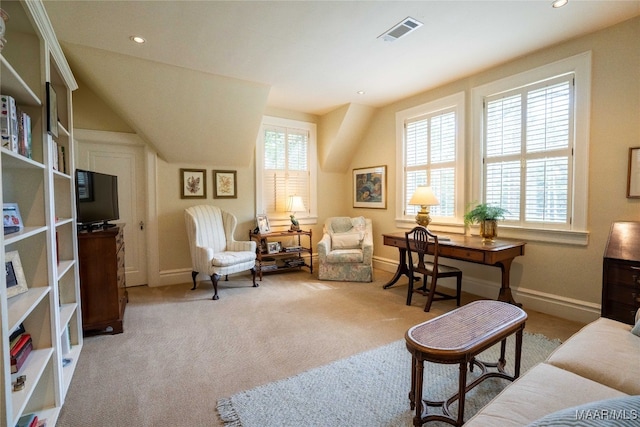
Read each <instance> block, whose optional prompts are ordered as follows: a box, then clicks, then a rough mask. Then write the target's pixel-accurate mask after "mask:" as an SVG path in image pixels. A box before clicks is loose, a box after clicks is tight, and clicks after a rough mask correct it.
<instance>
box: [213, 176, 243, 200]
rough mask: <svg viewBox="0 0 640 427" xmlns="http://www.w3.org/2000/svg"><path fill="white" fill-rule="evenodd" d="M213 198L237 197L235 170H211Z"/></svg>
mask: <svg viewBox="0 0 640 427" xmlns="http://www.w3.org/2000/svg"><path fill="white" fill-rule="evenodd" d="M213 198H214V199H237V198H238V194H237V193H236V171H216V170H214V171H213Z"/></svg>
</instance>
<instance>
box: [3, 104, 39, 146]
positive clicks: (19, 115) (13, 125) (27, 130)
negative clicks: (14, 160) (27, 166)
mask: <svg viewBox="0 0 640 427" xmlns="http://www.w3.org/2000/svg"><path fill="white" fill-rule="evenodd" d="M0 137H1V138H2V147H4V148H6V149H7V150H10V151H13V152H14V153H18V154H20V155H22V156H25V157H28V158H31V138H32V136H31V117H30V116H29V115H28V114H27V113H25V112H23V111H21V110H20V109H19V108H18V107H17V105H16V100H15V99H14V98H13V97H11V96H8V95H0Z"/></svg>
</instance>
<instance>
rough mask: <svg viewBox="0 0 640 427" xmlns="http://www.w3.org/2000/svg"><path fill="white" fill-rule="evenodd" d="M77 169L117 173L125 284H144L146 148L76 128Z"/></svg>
mask: <svg viewBox="0 0 640 427" xmlns="http://www.w3.org/2000/svg"><path fill="white" fill-rule="evenodd" d="M75 136H76V140H77V143H78V144H77V150H76V152H77V153H78V157H77V162H76V168H78V169H88V170H91V171H95V172H101V173H106V174H110V175H116V176H117V177H118V205H119V210H120V219H119V220H118V221H115V222H118V223H125V224H126V225H125V227H124V241H125V267H126V269H125V271H126V284H127V286H138V285H145V284H147V269H146V266H147V248H146V236H145V233H146V231H145V230H146V226H145V219H146V218H147V213H146V206H147V205H146V196H145V194H146V192H145V188H146V182H145V176H146V174H145V150H144V145H143V144H142V143H141V142H139V138H138V137H137V136H135V135H131V134H124V135H123V134H121V133H116V132H92V131H77V132H76V134H75Z"/></svg>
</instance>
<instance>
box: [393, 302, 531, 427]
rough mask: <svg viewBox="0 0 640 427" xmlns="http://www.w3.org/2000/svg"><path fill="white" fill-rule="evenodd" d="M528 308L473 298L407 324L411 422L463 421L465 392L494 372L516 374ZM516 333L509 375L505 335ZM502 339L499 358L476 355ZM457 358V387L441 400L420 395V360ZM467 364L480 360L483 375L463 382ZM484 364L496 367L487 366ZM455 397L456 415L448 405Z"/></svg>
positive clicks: (451, 360)
mask: <svg viewBox="0 0 640 427" xmlns="http://www.w3.org/2000/svg"><path fill="white" fill-rule="evenodd" d="M526 320H527V313H525V312H524V311H523V310H522V309H521V308H519V307H516V306H515V305H513V304H509V303H506V302H502V301H485V300H482V301H474V302H472V303H470V304H467V305H465V306H462V307H460V308H457V309H455V310H453V311H450V312H448V313H445V314H443V315H441V316H438V317H436V318H435V319H431V320H428V321H426V322H424V323H421V324H419V325H416V326H413V327H411V328H410V329H409V330H408V331H407V333H406V334H405V340H406V342H407V349H408V350H409V352H410V353H411V359H412V367H411V390H410V391H409V400H410V402H411V409H412V410H413V409H415V410H416V414H415V416H414V417H413V425H414V426H416V427H419V426H422V425H423V424H424V423H426V422H429V421H444V422H446V423H448V424H451V425H455V426H461V425H462V424H463V423H464V402H465V395H466V393H467V392H468V391H469V390H471V389H472V388H474V387H475V386H477V385H478V384H480V383H481V382H482V381H484V380H485V379H487V378H491V377H498V378H504V379H507V380H510V381H513V380H515V379H516V378H518V377H519V376H520V356H521V354H522V332H523V330H524V326H525V321H526ZM514 333H515V334H516V348H515V372H514V375H509V374H507V373H506V372H505V370H504V367H505V364H506V360H505V349H506V340H507V337H509V336H510V335H512V334H514ZM498 342H500V358H499V359H498V362H497V363H486V362H482V361H480V360H477V359H476V358H475V356H476V355H478V354H479V353H481V352H483V351H484V350H486V349H488V348H489V347H492V346H493V345H494V344H497V343H498ZM425 361H428V362H433V363H446V364H454V363H459V364H460V376H459V385H458V392H457V393H456V394H454V395H453V396H451V397H450V398H448V399H447V400H444V401H437V402H436V401H429V400H423V399H422V386H423V374H424V362H425ZM467 364H468V365H469V370H471V371H473V367H474V365H475V366H478V367H479V368H480V369H481V370H482V371H481V375H480V376H479V377H478V378H476V379H475V380H473V381H472V382H470V383H469V384H467ZM488 368H495V369H496V370H495V371H489V370H488ZM456 400H458V416H457V418H454V417H453V415H452V414H451V411H450V410H449V407H450V405H451V404H452V403H454V402H455V401H456ZM430 406H431V407H436V408H440V409H441V410H442V414H438V413H433V414H429V413H428V412H429V409H428V408H429V407H430Z"/></svg>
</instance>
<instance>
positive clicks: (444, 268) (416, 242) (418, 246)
mask: <svg viewBox="0 0 640 427" xmlns="http://www.w3.org/2000/svg"><path fill="white" fill-rule="evenodd" d="M405 239H406V244H407V264H409V289H408V292H407V305H411V297H412V296H413V293H414V292H417V293H420V294H422V295H427V302H426V304H425V306H424V311H429V310H430V309H431V303H432V302H433V301H441V300H448V299H455V300H456V304H457V305H458V307H459V306H460V293H461V289H462V271H460V269H458V268H455V267H450V266H448V265H443V264H440V263H439V262H438V236H436V235H435V234H433V233H431V232H430V231H429V230H427V229H426V228H424V227H415V228H414V229H413V230H411V231H407V232H406V233H405ZM429 246H433V261H425V255H429V253H428V252H429V251H428V249H429ZM414 253H415V254H416V255H417V256H416V258H417V264H416V263H415V262H414V259H413V254H414ZM414 273H420V274H422V275H423V279H422V280H423V281H422V286H421V287H420V288H418V289H413V281H414V278H415V274H414ZM427 277H430V278H431V281H430V282H431V283H430V284H429V288H427ZM441 277H455V278H456V281H457V283H456V294H455V296H453V295H449V294H445V293H442V292H439V291H436V283H437V281H438V279H439V278H441Z"/></svg>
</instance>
